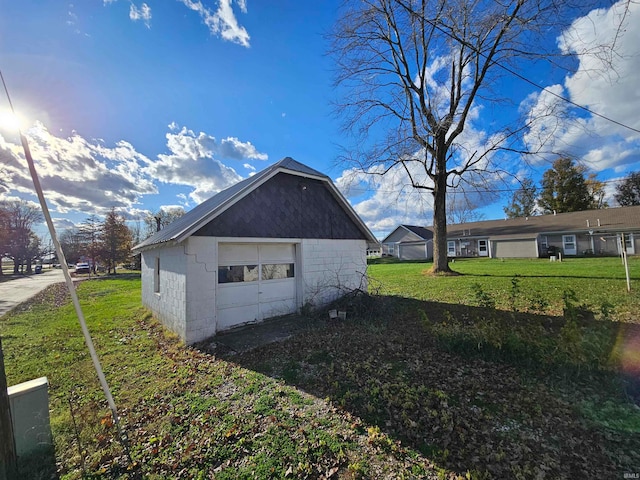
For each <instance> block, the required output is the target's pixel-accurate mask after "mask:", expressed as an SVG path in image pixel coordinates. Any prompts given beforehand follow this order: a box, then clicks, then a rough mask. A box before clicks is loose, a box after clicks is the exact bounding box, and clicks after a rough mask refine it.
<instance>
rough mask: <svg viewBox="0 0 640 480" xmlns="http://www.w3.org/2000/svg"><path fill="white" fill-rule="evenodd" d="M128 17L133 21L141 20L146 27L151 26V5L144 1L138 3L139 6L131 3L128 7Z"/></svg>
mask: <svg viewBox="0 0 640 480" xmlns="http://www.w3.org/2000/svg"><path fill="white" fill-rule="evenodd" d="M129 18H130V19H131V20H133V21H134V22H137V21H138V20H142V21H143V22H144V24H145V25H146V26H147V28H150V27H151V7H149V5H147V4H146V3H143V4H142V5H140V8H138V7H136V6H135V5H134V4H133V3H132V4H131V7H130V8H129Z"/></svg>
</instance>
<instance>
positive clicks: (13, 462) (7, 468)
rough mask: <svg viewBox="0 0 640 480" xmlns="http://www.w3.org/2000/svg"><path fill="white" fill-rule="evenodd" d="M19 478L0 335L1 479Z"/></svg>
mask: <svg viewBox="0 0 640 480" xmlns="http://www.w3.org/2000/svg"><path fill="white" fill-rule="evenodd" d="M17 478H18V462H17V457H16V443H15V439H14V437H13V424H12V423H11V411H10V410H9V394H8V393H7V377H6V375H5V372H4V354H3V353H2V337H0V480H15V479H17Z"/></svg>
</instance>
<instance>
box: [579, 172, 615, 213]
mask: <svg viewBox="0 0 640 480" xmlns="http://www.w3.org/2000/svg"><path fill="white" fill-rule="evenodd" d="M584 183H585V184H586V185H587V191H588V192H589V196H590V197H591V205H590V206H589V209H590V210H599V209H601V208H608V207H609V204H608V203H607V202H605V200H604V198H605V196H606V194H607V192H605V189H604V187H605V184H604V182H601V181H600V180H598V178H597V176H596V174H595V173H590V174H589V177H588V178H587V179H586V180H585V181H584Z"/></svg>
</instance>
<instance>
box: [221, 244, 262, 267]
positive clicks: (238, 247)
mask: <svg viewBox="0 0 640 480" xmlns="http://www.w3.org/2000/svg"><path fill="white" fill-rule="evenodd" d="M237 263H240V264H242V263H258V245H253V244H237V243H224V244H220V245H219V246H218V265H234V264H237Z"/></svg>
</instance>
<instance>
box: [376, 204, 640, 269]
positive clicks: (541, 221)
mask: <svg viewBox="0 0 640 480" xmlns="http://www.w3.org/2000/svg"><path fill="white" fill-rule="evenodd" d="M399 229H400V227H398V228H396V230H394V232H392V234H391V235H393V233H395V232H397V231H398V230H399ZM391 235H390V236H391ZM388 238H389V237H387V238H385V240H383V245H384V242H385V241H387V239H388ZM413 241H414V240H411V241H409V242H408V245H409V246H411V245H412V243H413ZM636 243H638V245H636ZM623 245H624V248H625V249H626V251H627V254H629V255H636V254H640V206H634V207H618V208H607V209H601V210H585V211H582V212H570V213H559V214H557V215H553V214H551V215H539V216H532V217H521V218H509V219H504V220H487V221H482V222H471V223H462V224H456V225H449V226H448V227H447V254H448V256H449V257H451V258H455V257H491V258H537V257H548V256H550V255H556V254H557V255H564V256H576V255H620V253H621V252H622V249H623ZM402 247H403V241H400V243H399V244H396V245H394V248H395V250H394V251H395V252H398V251H402ZM394 256H398V253H394ZM432 256H433V254H432V253H431V255H427V256H426V257H424V258H432ZM400 258H401V257H400Z"/></svg>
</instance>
